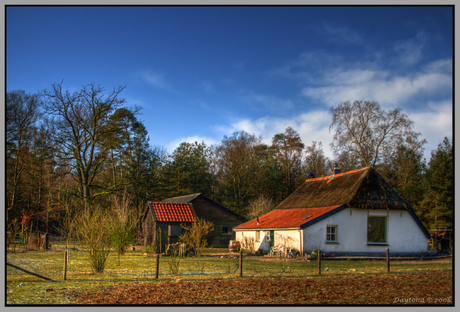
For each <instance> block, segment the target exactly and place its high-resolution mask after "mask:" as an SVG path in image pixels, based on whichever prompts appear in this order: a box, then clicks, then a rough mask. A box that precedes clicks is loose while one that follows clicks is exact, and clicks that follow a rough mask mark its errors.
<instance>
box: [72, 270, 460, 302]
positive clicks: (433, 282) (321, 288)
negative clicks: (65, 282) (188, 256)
mask: <svg viewBox="0 0 460 312" xmlns="http://www.w3.org/2000/svg"><path fill="white" fill-rule="evenodd" d="M66 295H68V296H71V295H72V296H75V299H76V303H77V304H104V305H119V304H128V305H189V304H190V305H336V304H340V305H342V304H343V305H350V304H351V305H360V304H364V305H394V304H396V305H401V304H409V305H414V304H421V305H430V304H435V305H438V304H447V305H453V298H452V272H427V273H413V274H409V273H407V274H370V275H337V276H315V277H306V278H300V279H299V278H295V279H294V278H279V277H269V278H244V277H243V278H240V279H238V280H223V279H214V280H208V281H187V280H183V279H178V280H175V281H168V282H164V281H159V282H157V283H151V282H150V283H136V284H125V285H119V286H118V287H115V288H110V289H104V290H100V291H96V292H94V291H92V292H87V293H81V294H77V295H75V294H66Z"/></svg>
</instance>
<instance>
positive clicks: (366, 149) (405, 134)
mask: <svg viewBox="0 0 460 312" xmlns="http://www.w3.org/2000/svg"><path fill="white" fill-rule="evenodd" d="M330 112H331V114H332V123H331V125H330V126H329V131H331V130H335V133H334V136H333V142H332V143H331V147H332V149H333V151H334V153H335V154H336V155H340V154H341V152H343V151H348V152H350V153H352V154H356V155H359V157H360V159H361V161H362V165H363V166H373V167H375V166H376V164H378V163H379V162H380V161H381V158H382V154H385V155H388V154H389V153H390V152H391V151H392V150H395V149H396V147H397V146H398V145H400V144H401V143H402V142H404V141H406V140H410V138H411V137H413V136H414V135H415V136H417V134H416V133H414V132H413V131H412V128H413V125H414V123H413V122H412V121H411V120H409V118H408V117H407V115H405V114H403V113H402V112H401V109H400V108H396V109H393V110H389V111H388V112H385V111H383V110H382V109H381V107H380V105H379V104H378V103H377V102H375V101H354V102H353V104H351V103H350V102H344V103H341V104H340V105H339V106H337V108H334V107H331V109H330Z"/></svg>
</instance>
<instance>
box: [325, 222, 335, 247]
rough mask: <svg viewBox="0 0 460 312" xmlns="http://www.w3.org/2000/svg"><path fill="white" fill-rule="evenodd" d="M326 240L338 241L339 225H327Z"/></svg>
mask: <svg viewBox="0 0 460 312" xmlns="http://www.w3.org/2000/svg"><path fill="white" fill-rule="evenodd" d="M326 241H327V242H330V243H336V242H337V225H328V226H327V227H326Z"/></svg>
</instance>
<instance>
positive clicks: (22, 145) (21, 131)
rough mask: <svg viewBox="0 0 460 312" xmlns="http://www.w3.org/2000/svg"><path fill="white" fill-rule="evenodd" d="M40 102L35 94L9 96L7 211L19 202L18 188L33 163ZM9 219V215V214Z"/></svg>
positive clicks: (20, 91)
mask: <svg viewBox="0 0 460 312" xmlns="http://www.w3.org/2000/svg"><path fill="white" fill-rule="evenodd" d="M40 105H41V101H40V99H39V97H38V96H37V95H35V94H32V95H31V94H26V93H25V92H24V91H22V90H18V91H12V92H8V93H7V94H6V118H5V119H6V166H7V168H6V170H7V174H6V178H7V211H8V212H9V211H10V210H13V209H14V208H15V206H16V204H17V201H18V188H19V186H20V184H21V181H22V175H23V172H24V170H25V167H26V165H27V164H28V163H30V159H28V158H31V156H30V149H31V147H32V141H33V135H34V132H35V129H36V121H37V119H38V118H39V117H40V112H39V108H40ZM7 218H8V213H7Z"/></svg>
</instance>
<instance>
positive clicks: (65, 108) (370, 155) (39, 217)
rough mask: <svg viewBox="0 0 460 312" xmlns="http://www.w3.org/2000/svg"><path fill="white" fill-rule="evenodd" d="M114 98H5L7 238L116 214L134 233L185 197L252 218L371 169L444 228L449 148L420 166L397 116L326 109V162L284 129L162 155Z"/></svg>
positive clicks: (134, 114)
mask: <svg viewBox="0 0 460 312" xmlns="http://www.w3.org/2000/svg"><path fill="white" fill-rule="evenodd" d="M123 89H124V87H123V86H119V87H116V88H114V89H113V90H112V91H109V92H107V91H106V90H105V89H104V88H103V87H101V86H98V85H94V84H90V85H87V86H84V87H82V89H81V90H79V91H75V92H70V91H69V90H64V88H63V86H62V82H61V83H56V84H52V85H51V89H50V90H44V91H43V92H41V93H39V94H27V93H25V92H24V91H22V90H17V91H11V92H7V94H6V207H7V223H8V226H9V225H10V224H12V223H13V222H16V223H17V222H24V220H25V219H27V218H29V219H33V220H36V223H35V226H36V227H37V228H38V227H40V228H41V229H42V230H45V231H51V230H52V229H56V228H58V229H59V230H60V231H61V232H62V231H65V230H66V229H67V230H69V229H70V228H71V225H72V224H74V225H75V220H76V218H77V217H78V216H79V215H82V214H84V213H87V212H88V211H90V210H92V209H94V207H98V209H101V210H103V211H104V210H106V211H109V210H110V211H113V208H114V207H121V206H123V207H124V206H126V207H129V210H130V214H129V215H130V216H133V215H134V216H135V217H134V218H137V219H138V221H139V220H140V218H141V216H142V213H143V212H144V209H145V207H146V203H147V202H148V201H160V200H162V199H164V198H170V197H175V196H181V195H187V194H193V193H202V194H203V195H205V196H207V197H209V198H212V199H213V200H215V201H217V202H219V203H221V204H223V205H224V206H226V207H228V208H229V209H232V210H233V211H235V212H237V213H238V214H241V215H244V216H247V217H248V218H254V217H256V216H259V215H261V214H263V213H265V212H267V211H270V210H271V209H273V208H274V207H275V206H276V205H277V204H278V203H280V202H281V201H282V200H284V199H285V198H286V197H287V196H289V195H290V194H291V193H292V192H293V191H294V190H295V189H296V188H297V187H298V186H300V185H301V184H302V183H303V182H304V181H305V180H306V179H310V178H312V177H321V176H325V175H329V174H330V171H331V169H332V167H333V163H337V164H338V166H339V168H341V170H342V172H345V171H348V170H353V169H357V168H362V167H366V166H373V167H375V168H376V169H377V170H378V172H379V173H380V174H381V175H382V176H383V177H384V178H385V179H386V181H387V182H388V183H389V184H390V185H391V186H392V187H393V188H394V189H395V190H396V191H397V192H398V193H399V194H400V195H401V196H402V197H403V198H405V199H406V200H407V201H408V202H409V203H410V204H411V205H412V206H413V207H414V209H415V211H416V213H417V215H418V216H419V218H420V219H421V220H422V222H423V223H424V224H425V226H427V228H436V227H438V226H447V227H452V224H453V217H452V213H453V145H452V142H451V141H450V140H449V139H448V138H445V139H444V140H443V141H442V142H440V143H439V145H438V148H437V149H436V150H435V151H433V152H432V153H431V158H430V159H429V160H428V161H427V160H425V159H424V158H423V153H424V144H425V143H426V141H425V140H423V139H421V134H420V133H415V132H414V131H413V122H412V121H411V120H410V119H409V118H408V117H407V115H405V114H404V113H403V112H402V111H401V109H393V110H389V111H384V110H382V108H381V107H380V105H379V104H378V103H377V102H374V101H355V102H353V103H350V102H344V103H341V104H340V105H338V106H337V107H335V108H334V107H332V108H331V109H330V113H331V116H332V118H331V125H330V128H329V130H330V131H331V133H333V141H332V142H331V144H330V146H331V148H332V150H333V152H334V159H329V158H328V157H326V156H325V153H324V148H323V145H322V142H318V141H312V142H311V143H309V144H305V143H304V142H302V140H301V138H300V136H299V134H298V133H297V132H296V131H295V130H294V129H292V128H291V127H288V128H287V129H286V130H285V132H284V133H279V134H276V135H274V136H273V138H271V144H265V143H263V140H262V137H259V136H256V135H254V134H249V133H246V132H244V131H241V132H235V133H233V134H231V135H229V136H224V137H223V139H222V141H221V142H220V143H219V144H215V145H211V146H207V145H206V144H205V143H204V142H195V143H186V142H184V143H181V144H180V145H179V146H178V147H177V148H176V149H175V150H174V151H173V152H172V153H168V152H167V151H166V150H165V149H164V148H163V147H160V146H156V145H152V144H150V142H149V136H148V133H147V130H146V127H145V124H144V122H143V121H141V120H140V119H139V115H140V112H141V108H140V107H134V108H129V107H128V106H127V105H126V101H125V99H123V98H122V97H121V93H122V91H123ZM37 222H38V224H37Z"/></svg>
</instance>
